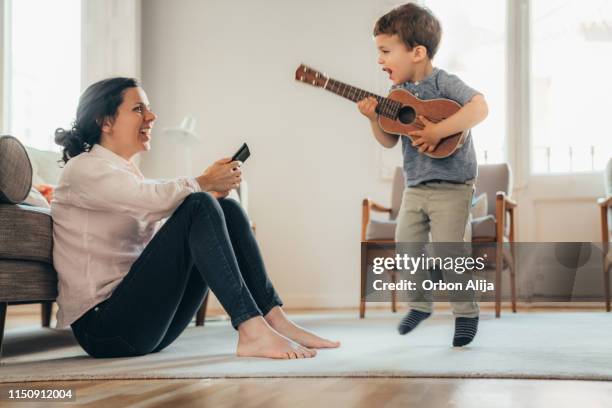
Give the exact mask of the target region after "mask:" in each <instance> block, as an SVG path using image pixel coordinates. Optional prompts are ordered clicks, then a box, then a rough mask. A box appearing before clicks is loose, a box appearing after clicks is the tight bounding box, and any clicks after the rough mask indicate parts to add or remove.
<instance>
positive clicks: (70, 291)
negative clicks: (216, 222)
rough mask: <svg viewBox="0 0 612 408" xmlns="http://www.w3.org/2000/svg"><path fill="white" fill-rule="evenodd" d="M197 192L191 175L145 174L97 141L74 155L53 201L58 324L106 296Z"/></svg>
mask: <svg viewBox="0 0 612 408" xmlns="http://www.w3.org/2000/svg"><path fill="white" fill-rule="evenodd" d="M198 191H200V186H199V184H198V182H197V181H196V180H195V179H194V178H178V179H172V180H151V179H146V178H145V177H144V176H143V174H142V173H141V172H140V170H139V169H138V168H137V167H136V166H135V165H134V164H133V163H132V162H130V161H127V160H125V159H123V158H122V157H121V156H118V155H117V154H115V153H113V152H112V151H110V150H108V149H106V148H104V147H102V146H101V145H99V144H95V145H94V146H93V148H92V149H91V151H89V152H84V153H81V154H79V155H78V156H76V157H74V158H72V159H70V160H69V161H68V163H66V166H65V168H64V171H63V173H62V176H61V178H60V181H59V185H58V186H57V188H56V189H55V193H54V197H53V200H52V202H51V216H52V218H53V240H54V243H53V265H54V267H55V270H56V271H57V273H58V291H59V295H58V298H57V303H58V306H59V310H58V312H57V328H64V327H67V326H68V325H70V324H71V323H73V322H74V321H75V320H77V319H78V318H79V317H81V316H82V315H83V314H84V313H85V312H86V311H87V310H89V309H91V308H92V307H93V306H95V305H96V304H98V303H100V302H102V301H104V300H106V299H108V298H109V297H110V296H111V294H112V293H113V290H114V289H115V287H116V286H117V285H118V284H119V283H120V282H121V280H122V279H123V278H124V277H125V275H126V274H127V273H128V272H129V270H130V267H131V266H132V264H133V263H134V261H135V260H136V259H137V258H138V256H139V255H140V253H141V252H142V251H143V250H144V248H145V247H146V245H147V244H148V243H149V241H150V240H151V238H152V237H153V236H154V235H155V233H156V232H157V231H158V229H159V228H160V227H161V224H162V220H163V219H164V218H167V217H168V216H170V215H171V214H172V212H173V211H174V210H175V209H176V208H177V207H178V206H179V205H180V204H181V203H182V202H183V200H184V199H185V197H187V196H188V195H189V194H191V193H194V192H198Z"/></svg>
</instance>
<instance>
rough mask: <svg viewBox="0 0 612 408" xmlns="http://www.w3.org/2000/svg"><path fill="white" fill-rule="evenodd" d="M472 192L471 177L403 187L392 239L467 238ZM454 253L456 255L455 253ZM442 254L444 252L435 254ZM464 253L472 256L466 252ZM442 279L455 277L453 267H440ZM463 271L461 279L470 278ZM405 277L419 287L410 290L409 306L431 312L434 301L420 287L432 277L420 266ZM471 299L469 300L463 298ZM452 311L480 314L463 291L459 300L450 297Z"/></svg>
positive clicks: (414, 240) (454, 279)
mask: <svg viewBox="0 0 612 408" xmlns="http://www.w3.org/2000/svg"><path fill="white" fill-rule="evenodd" d="M473 194H474V182H473V180H469V181H467V182H466V183H465V184H453V183H448V182H437V181H436V182H428V183H425V184H420V185H418V186H415V187H407V188H406V189H405V190H404V195H403V198H402V206H401V208H400V211H399V214H398V218H397V219H398V223H397V229H396V232H395V241H396V242H397V243H398V244H400V245H401V243H402V242H405V243H427V242H429V241H430V239H429V237H430V235H431V242H434V243H435V242H459V243H461V242H465V241H469V240H470V239H471V237H469V236H468V235H469V234H467V233H466V228H467V224H468V218H469V213H470V208H471V205H472V196H473ZM454 255H457V254H456V253H455V254H454ZM435 256H442V257H444V254H435ZM463 256H471V254H469V253H466V254H463ZM442 274H443V277H444V281H445V282H455V281H457V278H458V276H457V274H456V273H455V271H453V270H442ZM466 274H467V272H466V273H464V274H463V275H464V276H462V277H460V278H462V279H464V280H465V278H467V279H469V278H470V277H471V276H469V275H468V276H466ZM408 279H410V280H412V281H414V282H415V283H416V287H417V288H418V290H416V291H409V292H408V294H409V295H408V299H409V306H410V308H411V309H416V310H419V311H422V312H427V313H431V312H432V310H433V303H432V300H431V293H429V291H425V290H423V289H422V288H421V283H422V281H423V280H425V279H431V276H430V272H429V271H428V270H419V271H417V272H416V273H415V274H414V275H412V276H410V277H408ZM466 300H471V301H466ZM451 306H452V308H453V314H454V315H455V316H456V317H476V316H478V314H479V308H478V304H477V303H476V302H475V301H473V299H472V298H471V297H470V296H467V299H466V296H465V295H462V296H461V301H452V296H451Z"/></svg>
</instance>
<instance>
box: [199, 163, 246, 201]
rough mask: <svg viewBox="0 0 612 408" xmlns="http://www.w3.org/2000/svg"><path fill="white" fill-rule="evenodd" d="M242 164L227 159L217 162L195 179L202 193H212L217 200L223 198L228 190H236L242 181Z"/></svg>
mask: <svg viewBox="0 0 612 408" xmlns="http://www.w3.org/2000/svg"><path fill="white" fill-rule="evenodd" d="M241 166H242V162H240V161H237V160H236V161H232V159H230V158H229V157H225V158H223V159H221V160H217V161H216V162H214V163H213V164H212V165H211V166H210V167H208V168H207V169H206V170H204V173H202V175H201V176H199V177H196V180H197V181H198V183H199V184H200V188H201V189H202V191H208V192H210V193H213V195H214V196H215V197H217V198H221V197H225V196H227V195H228V194H229V192H230V190H232V189H234V188H237V187H238V186H239V185H240V182H241V181H242V170H241V169H240V167H241Z"/></svg>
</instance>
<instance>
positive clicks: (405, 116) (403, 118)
mask: <svg viewBox="0 0 612 408" xmlns="http://www.w3.org/2000/svg"><path fill="white" fill-rule="evenodd" d="M415 118H416V112H415V111H414V109H413V108H411V107H410V106H402V107H401V108H400V110H399V112H398V114H397V119H398V120H399V121H400V122H401V123H403V124H404V125H407V124H409V123H412V122H414V119H415Z"/></svg>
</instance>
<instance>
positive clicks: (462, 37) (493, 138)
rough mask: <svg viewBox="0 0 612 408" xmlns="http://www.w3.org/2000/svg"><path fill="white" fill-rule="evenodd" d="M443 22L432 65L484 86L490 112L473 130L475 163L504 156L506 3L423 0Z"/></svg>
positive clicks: (466, 80) (471, 82)
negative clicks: (440, 39) (438, 45)
mask: <svg viewBox="0 0 612 408" xmlns="http://www.w3.org/2000/svg"><path fill="white" fill-rule="evenodd" d="M421 3H423V4H424V5H425V6H427V7H429V8H430V9H431V10H432V12H433V13H434V14H435V15H436V16H437V17H438V19H439V20H440V22H441V23H442V30H443V34H442V41H441V42H440V47H439V49H438V53H437V55H436V57H435V58H434V61H433V62H434V66H439V67H440V68H442V69H444V70H447V71H448V72H450V73H452V74H455V75H457V76H459V78H461V79H462V80H463V81H464V82H465V83H466V84H468V85H469V86H471V87H472V88H475V89H476V90H478V91H480V92H482V93H483V94H484V95H485V98H486V100H487V103H488V105H489V116H488V117H487V119H485V121H484V122H482V123H480V124H479V125H478V126H476V127H475V128H474V130H473V131H472V136H473V138H474V145H475V148H476V154H477V159H478V163H500V162H504V161H506V153H505V150H506V149H505V143H506V7H505V4H504V2H499V1H490V0H462V1H452V0H427V1H424V2H421Z"/></svg>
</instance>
